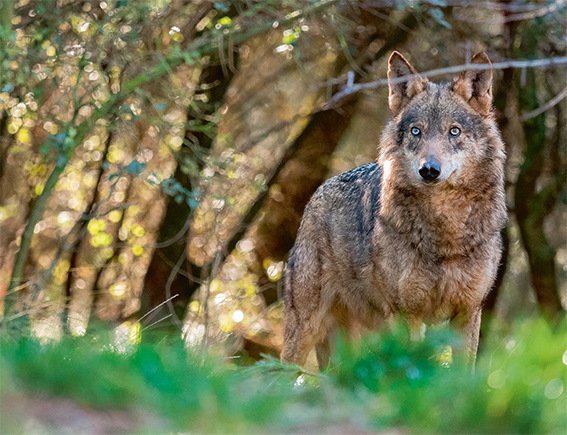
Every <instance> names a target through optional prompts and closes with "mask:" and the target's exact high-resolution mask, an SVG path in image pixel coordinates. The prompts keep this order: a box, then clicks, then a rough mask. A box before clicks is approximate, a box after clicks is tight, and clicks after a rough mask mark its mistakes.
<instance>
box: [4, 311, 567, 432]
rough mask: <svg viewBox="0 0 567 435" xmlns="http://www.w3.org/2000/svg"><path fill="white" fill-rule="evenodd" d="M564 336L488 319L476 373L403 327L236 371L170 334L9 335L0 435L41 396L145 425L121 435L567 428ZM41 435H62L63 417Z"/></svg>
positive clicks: (20, 425)
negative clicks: (330, 354)
mask: <svg viewBox="0 0 567 435" xmlns="http://www.w3.org/2000/svg"><path fill="white" fill-rule="evenodd" d="M566 333H567V328H566V326H565V322H563V324H562V325H561V326H560V327H557V328H551V327H550V326H549V325H548V324H547V323H546V322H545V321H544V320H541V319H539V320H531V321H526V322H519V323H517V324H515V325H513V326H510V325H496V324H494V325H493V327H492V330H491V332H490V334H489V338H488V340H487V342H486V343H484V345H483V350H482V352H481V355H480V356H479V359H478V362H477V365H476V370H475V371H474V372H472V371H471V370H470V369H467V368H466V364H465V363H464V361H462V359H461V358H460V357H459V355H458V353H457V352H455V355H452V352H451V349H458V344H459V343H458V340H457V339H456V338H455V336H454V335H453V334H451V332H450V331H446V330H443V329H438V330H436V329H432V330H429V331H428V333H427V335H426V337H425V339H424V340H423V341H422V342H419V343H412V342H409V341H408V339H407V334H406V332H405V330H404V329H403V328H401V327H400V328H394V331H393V332H390V333H388V334H379V335H373V336H370V337H367V338H365V339H364V340H363V341H361V342H358V343H347V342H345V341H344V340H340V339H339V341H338V342H337V346H336V347H337V348H336V351H335V354H334V363H333V365H332V367H331V368H329V369H328V370H327V371H326V372H324V373H318V372H306V371H302V370H301V369H300V368H299V367H297V366H293V365H289V364H283V363H281V362H279V361H278V360H275V359H266V360H264V361H261V362H258V363H257V364H256V365H254V366H252V367H241V366H239V365H238V364H239V363H238V359H220V358H213V357H212V356H206V355H204V354H203V353H202V352H195V351H187V349H186V348H185V347H184V346H183V343H181V341H175V340H169V341H166V340H162V341H160V342H159V343H158V344H139V345H136V346H134V347H131V348H129V349H126V351H121V352H119V351H117V348H116V346H115V344H113V343H111V342H106V343H105V342H104V340H103V337H107V336H110V334H108V333H104V332H102V331H98V332H97V333H91V334H90V335H89V336H85V337H78V338H70V337H67V338H64V339H63V340H61V341H59V342H52V343H49V344H45V343H44V344H41V343H39V342H38V341H37V340H34V339H31V338H28V339H19V340H14V339H10V338H9V337H3V338H2V346H1V360H0V362H1V366H0V376H1V378H0V380H1V400H2V402H1V403H2V404H3V405H2V407H1V408H2V415H1V426H2V427H0V429H1V432H2V433H28V432H30V427H29V424H28V422H27V419H28V417H29V418H32V416H33V415H36V414H34V413H33V412H32V411H33V410H31V409H26V407H31V406H37V402H38V400H37V399H35V401H29V402H28V401H27V399H29V398H37V397H39V398H40V400H39V402H40V403H41V404H44V405H46V404H48V403H49V402H50V401H57V400H59V401H60V400H66V401H67V402H70V403H73V404H76V406H77V409H80V410H85V409H88V410H89V412H90V413H91V414H93V413H102V414H103V415H108V413H109V412H120V415H129V414H135V415H136V416H140V415H141V416H145V417H146V418H138V417H137V418H134V419H130V420H129V423H128V425H127V428H126V429H124V428H123V429H122V430H121V432H127V433H163V432H165V433H167V432H178V431H183V432H191V433H319V432H322V431H324V430H325V428H334V429H335V430H336V431H338V432H337V433H343V432H347V431H350V432H357V433H373V432H383V431H388V432H390V431H392V430H395V432H396V433H397V432H401V433H538V434H539V433H561V434H564V433H567V399H566V398H567V393H566V392H565V391H564V389H565V387H566V385H567V379H566V374H567V366H566V365H567V335H566ZM10 405H12V406H10ZM18 407H20V408H23V409H18ZM91 414H89V415H91ZM148 416H151V418H150V417H148ZM148 419H149V420H148ZM150 420H151V421H152V423H151V424H150V423H148V421H150ZM41 424H42V423H41V421H38V422H36V423H35V425H36V426H34V427H37V425H41ZM42 431H43V433H58V428H57V423H53V422H51V423H50V425H48V426H45V427H43V428H42Z"/></svg>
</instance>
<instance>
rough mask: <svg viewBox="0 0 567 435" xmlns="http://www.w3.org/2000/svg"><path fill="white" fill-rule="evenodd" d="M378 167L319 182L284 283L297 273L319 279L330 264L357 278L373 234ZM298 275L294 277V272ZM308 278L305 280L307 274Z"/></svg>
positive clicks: (377, 205) (377, 202)
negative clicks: (323, 268)
mask: <svg viewBox="0 0 567 435" xmlns="http://www.w3.org/2000/svg"><path fill="white" fill-rule="evenodd" d="M381 178H382V169H381V167H380V166H379V165H378V164H377V163H368V164H366V165H363V166H359V167H357V168H354V169H352V170H350V171H346V172H343V173H342V174H339V175H337V176H335V177H332V178H330V179H329V180H327V181H326V182H325V183H323V184H322V185H321V186H320V187H319V189H317V191H316V192H315V194H314V195H313V197H312V198H311V200H310V201H309V203H308V204H307V207H306V208H305V213H304V216H303V220H302V222H301V227H300V229H299V232H298V235H297V240H296V243H295V246H294V247H293V249H292V251H291V253H290V256H289V262H288V272H287V275H288V285H287V287H288V288H289V287H290V286H294V284H298V282H293V279H291V280H290V276H291V278H293V275H294V274H296V273H295V269H300V274H301V275H302V276H301V277H296V278H298V279H300V280H301V281H304V280H309V281H311V279H309V278H315V279H317V277H320V275H321V268H322V267H323V266H324V264H329V262H328V261H326V260H331V262H332V263H333V264H335V265H336V266H337V267H338V269H339V270H337V272H341V271H345V270H349V272H348V273H349V274H356V273H357V270H359V269H360V267H361V266H362V265H363V264H364V263H366V262H368V261H370V259H371V258H370V256H371V254H372V248H373V247H372V234H373V233H374V228H375V226H376V225H377V223H378V219H379V212H380V188H381ZM296 275H297V274H296ZM305 275H308V276H305Z"/></svg>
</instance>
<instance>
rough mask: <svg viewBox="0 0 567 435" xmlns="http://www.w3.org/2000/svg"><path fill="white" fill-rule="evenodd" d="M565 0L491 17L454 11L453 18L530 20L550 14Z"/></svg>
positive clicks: (501, 21) (481, 20)
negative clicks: (474, 15) (478, 16)
mask: <svg viewBox="0 0 567 435" xmlns="http://www.w3.org/2000/svg"><path fill="white" fill-rule="evenodd" d="M566 3H567V0H557V1H555V2H553V3H552V4H550V5H547V6H544V7H542V8H539V9H535V10H533V11H528V12H521V13H517V14H510V15H505V16H502V17H493V18H486V17H482V18H477V17H475V18H473V17H467V16H465V15H463V14H459V13H454V14H453V16H454V18H455V19H457V20H459V21H466V22H469V23H486V24H497V23H508V22H511V21H524V20H532V19H534V18H537V17H543V16H544V15H547V14H551V13H553V12H555V11H557V10H559V9H561V8H563V7H564V6H565V4H566Z"/></svg>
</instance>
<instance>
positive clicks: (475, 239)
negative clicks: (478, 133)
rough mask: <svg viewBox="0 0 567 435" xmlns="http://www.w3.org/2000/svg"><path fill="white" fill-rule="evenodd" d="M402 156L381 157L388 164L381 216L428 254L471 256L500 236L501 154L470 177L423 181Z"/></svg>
mask: <svg viewBox="0 0 567 435" xmlns="http://www.w3.org/2000/svg"><path fill="white" fill-rule="evenodd" d="M396 159H397V157H396V156H395V155H390V157H389V158H387V159H385V160H379V164H380V165H381V166H382V169H383V180H382V189H381V192H380V216H381V218H382V219H383V222H384V223H385V224H387V225H388V226H389V227H390V228H391V229H392V230H393V231H394V232H395V233H397V234H398V235H399V237H400V239H402V240H403V241H404V242H405V243H407V244H408V245H410V247H411V248H413V249H416V250H417V251H418V252H419V253H420V254H421V256H422V257H423V258H424V259H426V260H429V261H433V262H439V261H443V260H458V259H462V258H468V257H470V256H471V255H474V253H475V251H476V252H477V253H478V254H481V252H482V246H483V245H484V244H485V243H486V242H487V241H488V240H491V239H493V238H494V237H499V231H500V229H501V228H502V226H503V225H504V223H505V222H506V207H505V202H504V181H503V162H502V161H500V160H501V159H492V160H491V161H486V162H483V163H482V164H480V165H479V166H480V168H479V169H477V170H476V171H474V172H475V173H473V174H471V178H472V180H470V181H469V180H464V181H462V182H461V183H459V184H458V185H453V184H451V183H449V182H443V183H439V184H435V185H422V186H416V185H415V184H412V183H409V182H408V177H407V173H405V172H404V166H403V165H402V164H400V163H399V162H397V161H396ZM483 166H484V167H483ZM471 172H473V171H472V170H471ZM476 172H478V173H476Z"/></svg>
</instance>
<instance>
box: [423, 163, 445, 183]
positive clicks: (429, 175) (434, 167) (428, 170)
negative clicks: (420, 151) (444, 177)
mask: <svg viewBox="0 0 567 435" xmlns="http://www.w3.org/2000/svg"><path fill="white" fill-rule="evenodd" d="M439 174H441V168H440V167H439V163H437V162H436V161H435V160H433V159H429V160H426V161H425V162H422V164H421V166H420V168H419V175H421V177H422V178H423V179H424V180H425V181H433V180H435V179H437V177H439Z"/></svg>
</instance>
